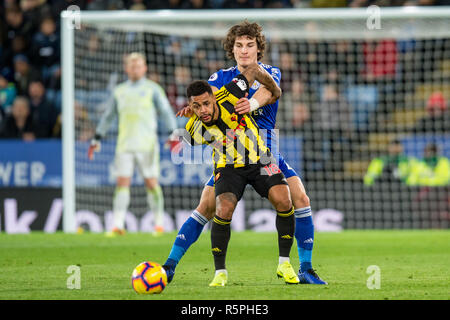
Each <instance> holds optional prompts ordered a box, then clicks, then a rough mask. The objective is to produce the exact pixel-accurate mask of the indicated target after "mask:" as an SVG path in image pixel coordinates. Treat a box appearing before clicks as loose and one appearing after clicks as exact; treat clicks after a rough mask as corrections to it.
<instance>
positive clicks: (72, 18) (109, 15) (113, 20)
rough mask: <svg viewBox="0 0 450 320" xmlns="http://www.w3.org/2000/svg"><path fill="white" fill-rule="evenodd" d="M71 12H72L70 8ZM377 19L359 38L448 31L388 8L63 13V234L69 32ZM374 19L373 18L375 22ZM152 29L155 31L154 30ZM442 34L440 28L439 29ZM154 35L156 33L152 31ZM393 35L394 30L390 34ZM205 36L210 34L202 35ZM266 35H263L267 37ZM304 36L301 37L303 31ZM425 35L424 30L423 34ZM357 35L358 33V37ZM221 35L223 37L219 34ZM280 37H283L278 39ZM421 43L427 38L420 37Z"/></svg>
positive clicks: (68, 165)
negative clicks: (392, 26) (404, 25)
mask: <svg viewBox="0 0 450 320" xmlns="http://www.w3.org/2000/svg"><path fill="white" fill-rule="evenodd" d="M71 8H73V6H72V7H71ZM377 14H379V17H380V22H381V29H380V30H375V31H374V32H367V33H364V32H362V34H363V35H364V36H367V34H370V35H371V36H373V37H375V38H377V37H386V36H393V37H401V35H398V34H394V33H392V32H385V31H384V30H383V19H397V20H400V21H403V20H404V21H407V20H409V19H419V20H420V19H435V18H444V20H445V19H447V22H448V23H447V24H448V28H447V30H443V31H442V32H444V33H445V35H446V36H448V33H449V31H448V30H450V7H391V8H378V7H374V6H371V7H369V8H354V9H348V8H336V9H304V8H302V9H276V10H266V9H254V10H252V9H249V10H156V11H139V12H136V11H63V12H62V13H61V38H62V39H61V49H62V123H63V130H62V161H63V163H62V167H63V187H62V190H63V203H64V211H63V231H64V232H67V233H72V232H75V231H76V218H75V217H76V215H75V200H76V198H75V197H76V193H75V134H74V133H75V123H74V96H75V82H74V75H75V72H74V71H75V70H74V30H75V29H76V28H77V27H79V25H80V24H83V23H97V24H100V25H101V24H104V25H105V26H107V27H109V26H113V25H120V27H121V28H127V26H128V27H130V28H133V30H136V26H139V25H141V26H144V27H145V28H146V27H147V26H146V25H145V23H147V24H150V23H151V24H152V25H153V28H156V29H157V28H158V27H159V28H160V30H164V28H166V26H165V24H170V23H179V22H185V23H190V24H195V23H196V22H215V21H222V22H225V23H232V22H235V21H241V20H244V19H248V20H249V21H257V22H268V21H282V22H295V21H299V22H302V21H303V22H304V21H316V22H321V21H328V20H354V21H358V22H359V23H363V25H364V26H366V25H367V26H368V23H369V21H370V19H372V18H373V17H374V15H377ZM375 18H376V17H375ZM155 26H156V27H155ZM444 29H445V28H444ZM153 30H155V29H153ZM391 31H395V30H391ZM203 32H204V33H205V34H206V35H211V34H210V33H209V34H208V32H211V30H207V29H206V30H203ZM268 32H270V30H267V29H265V33H266V34H267V33H268ZM303 32H306V31H303ZM428 32H429V30H428ZM439 32H440V29H438V30H433V32H432V34H430V35H429V37H433V38H434V37H437V36H439ZM291 33H292V34H290V35H289V36H293V37H295V36H299V37H304V36H305V35H304V34H302V30H297V29H295V30H293V31H291ZM359 33H361V31H359ZM221 34H222V35H223V34H224V33H223V32H222V33H221ZM336 35H338V36H339V37H340V36H342V37H344V38H345V37H347V38H349V37H353V36H352V35H350V34H346V31H343V30H336V32H335V33H332V34H331V35H330V37H331V38H332V39H335V38H336ZM283 36H284V34H283ZM421 37H427V34H426V33H423V34H422V35H421Z"/></svg>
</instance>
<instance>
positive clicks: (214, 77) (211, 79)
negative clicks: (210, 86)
mask: <svg viewBox="0 0 450 320" xmlns="http://www.w3.org/2000/svg"><path fill="white" fill-rule="evenodd" d="M218 77H219V75H218V74H217V72H214V73H213V74H212V75H211V76H210V77H209V79H208V81H215V80H217V78H218Z"/></svg>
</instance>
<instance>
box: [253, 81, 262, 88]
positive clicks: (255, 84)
mask: <svg viewBox="0 0 450 320" xmlns="http://www.w3.org/2000/svg"><path fill="white" fill-rule="evenodd" d="M260 85H261V84H260V83H259V82H258V81H257V80H255V82H253V85H252V87H251V88H252V89H253V90H258V88H259V86H260Z"/></svg>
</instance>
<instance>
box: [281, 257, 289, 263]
mask: <svg viewBox="0 0 450 320" xmlns="http://www.w3.org/2000/svg"><path fill="white" fill-rule="evenodd" d="M285 261H287V262H290V260H289V257H279V258H278V264H283V263H284V262H285Z"/></svg>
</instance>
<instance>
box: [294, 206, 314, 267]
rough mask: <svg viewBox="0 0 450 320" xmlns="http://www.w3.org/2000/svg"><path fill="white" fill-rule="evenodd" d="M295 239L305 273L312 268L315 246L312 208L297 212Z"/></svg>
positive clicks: (301, 209)
mask: <svg viewBox="0 0 450 320" xmlns="http://www.w3.org/2000/svg"><path fill="white" fill-rule="evenodd" d="M295 239H297V249H298V258H299V260H300V271H301V272H305V271H306V270H308V269H311V268H312V264H311V259H312V250H313V244H314V224H313V220H312V215H311V207H305V208H300V209H297V210H295Z"/></svg>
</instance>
